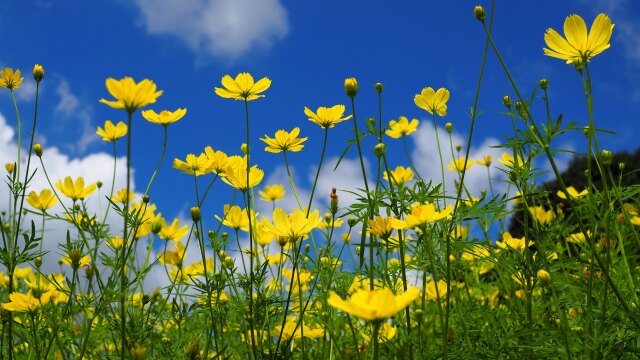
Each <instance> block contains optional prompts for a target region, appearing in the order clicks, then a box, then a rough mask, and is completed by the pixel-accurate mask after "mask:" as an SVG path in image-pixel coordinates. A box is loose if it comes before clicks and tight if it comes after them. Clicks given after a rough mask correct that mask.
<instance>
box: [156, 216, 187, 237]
mask: <svg viewBox="0 0 640 360" xmlns="http://www.w3.org/2000/svg"><path fill="white" fill-rule="evenodd" d="M188 231H189V227H188V226H187V225H184V226H182V227H180V220H178V219H173V222H171V225H169V226H167V225H166V224H165V225H164V226H163V227H162V229H160V232H159V233H158V236H159V237H160V238H161V239H165V240H167V241H169V240H173V241H180V239H182V238H183V237H184V236H185V235H186V234H187V232H188Z"/></svg>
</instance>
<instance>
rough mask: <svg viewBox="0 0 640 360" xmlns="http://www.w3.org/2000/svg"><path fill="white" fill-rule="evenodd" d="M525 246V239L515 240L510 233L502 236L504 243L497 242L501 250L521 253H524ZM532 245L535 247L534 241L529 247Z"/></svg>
mask: <svg viewBox="0 0 640 360" xmlns="http://www.w3.org/2000/svg"><path fill="white" fill-rule="evenodd" d="M524 244H525V238H514V237H513V236H511V233H509V232H505V233H504V234H502V241H496V245H497V246H498V247H499V248H500V249H511V250H514V251H519V252H523V251H524V246H525V245H524ZM531 245H533V241H530V242H529V246H531Z"/></svg>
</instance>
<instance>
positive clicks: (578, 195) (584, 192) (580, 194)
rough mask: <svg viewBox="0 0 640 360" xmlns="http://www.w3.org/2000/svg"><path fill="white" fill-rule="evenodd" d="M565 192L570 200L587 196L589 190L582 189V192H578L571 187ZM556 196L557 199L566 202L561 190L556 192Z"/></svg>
mask: <svg viewBox="0 0 640 360" xmlns="http://www.w3.org/2000/svg"><path fill="white" fill-rule="evenodd" d="M567 192H568V193H569V197H571V198H572V199H578V198H581V197H583V196H586V195H587V194H589V190H587V189H584V190H582V191H580V192H578V190H576V189H575V188H574V187H573V186H569V187H568V188H567ZM556 195H558V197H559V198H560V199H563V200H567V196H566V195H565V193H564V191H562V190H558V192H557V193H556Z"/></svg>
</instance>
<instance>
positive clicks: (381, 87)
mask: <svg viewBox="0 0 640 360" xmlns="http://www.w3.org/2000/svg"><path fill="white" fill-rule="evenodd" d="M373 88H374V89H376V92H377V93H378V94H380V93H381V92H382V90H383V89H384V86H382V84H381V83H376V84H375V85H373Z"/></svg>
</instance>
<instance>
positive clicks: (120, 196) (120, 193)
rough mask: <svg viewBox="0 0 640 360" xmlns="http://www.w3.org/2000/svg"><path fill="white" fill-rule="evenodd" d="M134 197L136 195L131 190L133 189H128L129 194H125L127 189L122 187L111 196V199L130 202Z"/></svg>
mask: <svg viewBox="0 0 640 360" xmlns="http://www.w3.org/2000/svg"><path fill="white" fill-rule="evenodd" d="M135 197H136V193H135V192H133V190H129V196H127V189H126V188H122V189H120V190H118V192H116V194H115V195H113V196H112V197H111V201H113V202H116V203H122V204H124V203H128V202H131V200H133V198H135Z"/></svg>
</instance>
